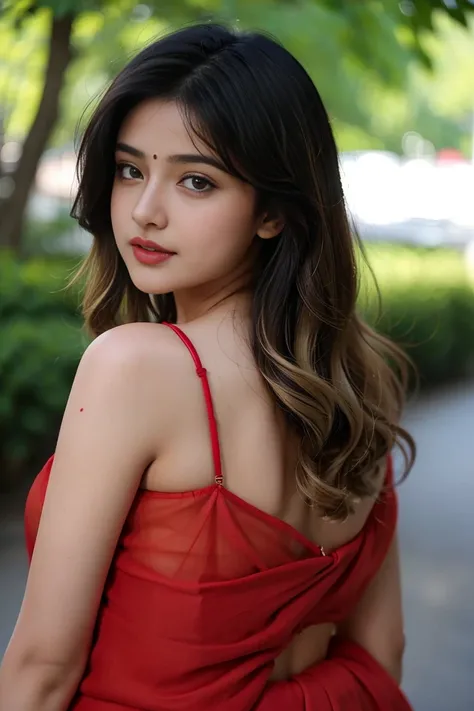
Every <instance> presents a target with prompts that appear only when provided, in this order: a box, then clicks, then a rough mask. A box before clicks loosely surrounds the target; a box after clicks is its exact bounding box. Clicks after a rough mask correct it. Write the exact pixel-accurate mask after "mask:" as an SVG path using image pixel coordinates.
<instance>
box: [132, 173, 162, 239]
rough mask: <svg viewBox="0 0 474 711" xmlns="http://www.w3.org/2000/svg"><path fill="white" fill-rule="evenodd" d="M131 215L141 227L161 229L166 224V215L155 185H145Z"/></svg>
mask: <svg viewBox="0 0 474 711" xmlns="http://www.w3.org/2000/svg"><path fill="white" fill-rule="evenodd" d="M132 217H133V219H134V220H135V222H136V223H137V225H139V227H141V228H142V229H145V228H146V227H155V228H157V229H159V230H163V229H164V228H165V227H166V226H167V224H168V217H167V214H166V210H165V208H164V205H163V201H162V200H161V199H160V193H159V191H158V190H157V188H156V186H155V187H153V185H151V184H148V185H147V186H146V188H145V189H144V190H143V192H142V193H141V195H140V197H139V198H138V200H137V202H136V204H135V207H134V209H133V211H132Z"/></svg>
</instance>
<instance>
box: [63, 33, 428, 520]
mask: <svg viewBox="0 0 474 711" xmlns="http://www.w3.org/2000/svg"><path fill="white" fill-rule="evenodd" d="M151 98H155V99H156V98H160V99H163V100H170V101H175V102H176V103H177V105H178V106H179V108H180V110H181V112H182V116H183V119H184V120H185V123H186V126H187V127H188V130H189V131H190V135H195V136H197V137H199V139H200V140H202V141H204V143H205V144H206V145H208V146H209V147H210V149H211V150H212V151H213V152H214V153H215V154H217V155H218V156H219V157H220V159H221V160H222V161H223V163H224V165H225V166H226V168H227V169H228V170H229V172H230V173H231V174H232V175H234V176H236V177H238V178H239V179H241V180H244V181H246V182H247V183H250V184H251V185H252V186H253V187H254V188H255V190H256V193H257V197H258V205H259V208H261V209H262V210H263V209H265V210H266V211H273V212H274V213H279V214H281V215H282V216H283V218H284V222H285V226H284V229H283V231H282V232H281V234H280V235H279V236H277V237H275V238H273V239H270V240H261V245H260V249H259V251H258V255H257V257H256V260H255V270H254V283H253V325H252V333H251V345H252V349H253V353H254V357H255V361H256V364H257V366H258V368H259V370H260V372H261V374H262V376H263V378H264V379H265V381H266V383H267V384H268V387H269V389H270V391H271V392H272V394H273V396H274V397H275V399H276V401H277V403H278V405H279V406H280V407H281V409H282V411H283V413H284V415H285V417H286V419H287V421H288V424H289V425H290V427H291V428H292V429H293V431H295V432H296V433H297V435H298V437H299V441H300V451H299V457H298V464H297V469H296V480H297V485H298V488H299V490H300V492H301V493H302V495H303V496H304V498H305V500H306V501H307V502H308V503H309V504H310V505H313V506H315V507H316V508H317V509H318V511H319V512H320V513H321V515H323V516H325V517H327V518H328V519H331V520H335V521H339V520H344V519H345V518H346V517H347V516H348V515H349V514H350V513H351V512H352V511H353V510H354V504H355V502H356V501H357V500H359V499H360V498H363V497H367V496H374V495H375V494H376V491H377V486H378V483H379V477H378V470H379V465H380V464H381V462H382V461H383V459H384V457H385V456H386V455H387V454H388V453H389V452H390V451H391V450H392V449H393V447H394V446H396V445H397V446H398V447H399V448H400V449H401V450H402V452H403V454H404V460H405V471H404V474H403V476H406V474H407V473H408V471H409V469H410V467H411V465H412V463H413V461H414V456H415V445H414V442H413V439H412V438H411V436H410V435H409V433H408V432H407V431H406V430H404V429H403V428H402V427H401V425H400V415H401V412H402V408H403V404H404V397H405V392H406V386H407V373H408V369H407V364H408V360H407V358H406V357H405V356H404V354H403V352H402V350H401V349H400V348H398V347H397V346H396V345H395V344H393V343H391V342H390V341H389V340H388V339H387V338H384V337H382V336H381V335H378V334H377V333H376V332H375V331H374V330H372V329H371V328H370V327H369V326H368V325H367V324H366V323H365V322H364V320H363V319H362V318H361V316H360V315H359V314H358V312H357V310H356V302H357V296H358V270H357V256H356V255H357V251H358V248H359V247H360V243H359V241H358V239H357V237H355V236H354V234H353V232H352V230H351V228H350V224H349V220H348V216H347V212H346V207H345V202H344V195H343V190H342V185H341V178H340V172H339V163H338V154H337V148H336V144H335V140H334V137H333V133H332V130H331V125H330V121H329V119H328V116H327V113H326V111H325V108H324V106H323V103H322V101H321V98H320V96H319V94H318V92H317V90H316V88H315V86H314V84H313V82H312V81H311V79H310V77H309V76H308V74H307V73H306V71H305V70H304V68H303V67H302V66H301V65H300V64H299V62H298V61H297V60H296V59H295V58H294V57H293V56H292V55H291V54H290V53H289V52H288V51H286V50H285V49H284V48H283V47H282V46H281V45H280V44H278V42H277V41H275V40H274V39H272V38H270V37H268V36H266V35H264V34H261V33H256V32H234V31H231V30H229V29H227V28H226V27H223V26H221V25H216V24H203V25H194V26H191V27H186V28H184V29H182V30H180V31H178V32H174V33H172V34H169V35H167V36H165V37H163V38H161V39H159V40H158V41H155V42H153V43H152V44H150V45H149V46H147V47H146V48H145V49H143V50H142V51H141V52H140V53H139V54H138V55H137V56H136V57H135V58H133V59H132V60H131V62H130V63H129V64H128V65H127V66H126V67H125V69H123V71H122V72H121V73H120V74H119V75H118V76H117V77H116V78H115V80H114V81H113V82H112V83H111V85H110V86H109V88H108V89H107V91H106V92H105V93H104V95H103V96H102V98H101V100H100V102H99V104H98V106H97V108H96V110H95V112H94V113H93V115H92V118H91V119H90V121H89V123H88V125H87V127H86V130H85V132H84V134H83V138H82V142H81V145H80V149H79V160H78V178H79V190H78V193H77V197H76V200H75V203H74V206H73V210H72V215H73V217H75V218H76V219H77V220H78V222H79V224H80V225H81V227H83V228H84V229H86V230H87V231H89V232H90V233H91V234H92V235H93V245H92V249H91V251H90V253H89V255H88V257H87V259H86V260H85V263H84V264H83V266H82V268H81V270H80V274H79V277H83V276H85V277H86V279H85V284H86V286H85V292H84V300H83V309H84V315H85V319H86V324H87V326H88V328H89V330H90V332H91V333H92V334H93V335H98V334H100V333H102V332H104V331H106V330H107V329H110V328H112V327H114V326H116V325H118V324H121V323H126V322H132V321H158V322H160V321H170V322H173V321H174V320H175V319H176V309H175V303H174V297H173V294H159V295H149V294H145V293H143V292H141V291H139V290H138V289H137V288H136V287H135V286H134V285H133V283H132V281H131V279H130V277H129V275H128V272H127V269H126V267H125V264H124V262H123V261H122V259H121V257H120V255H119V252H118V250H117V247H116V245H115V240H114V235H113V231H112V225H111V218H110V199H111V192H112V185H113V179H114V172H115V158H114V154H115V144H116V140H117V135H118V131H119V128H120V126H121V124H122V122H123V121H124V119H125V117H126V116H127V114H128V113H129V112H130V111H131V110H132V109H133V108H134V107H136V106H137V105H138V104H140V103H141V102H142V101H144V100H147V99H151Z"/></svg>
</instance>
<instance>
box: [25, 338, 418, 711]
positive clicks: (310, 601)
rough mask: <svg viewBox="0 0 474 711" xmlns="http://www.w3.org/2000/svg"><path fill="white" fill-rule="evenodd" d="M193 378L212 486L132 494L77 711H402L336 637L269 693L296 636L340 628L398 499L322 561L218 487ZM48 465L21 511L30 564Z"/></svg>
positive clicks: (406, 710)
mask: <svg viewBox="0 0 474 711" xmlns="http://www.w3.org/2000/svg"><path fill="white" fill-rule="evenodd" d="M170 328H172V329H173V330H174V331H175V332H176V333H177V334H178V335H179V337H180V338H181V340H182V341H183V342H184V344H185V345H186V346H187V348H188V349H189V351H190V353H191V355H192V357H193V359H194V363H195V366H196V372H197V375H198V376H199V378H200V379H201V383H202V387H203V390H204V396H205V400H206V406H207V413H208V419H209V429H210V437H211V444H212V451H213V458H214V467H215V473H214V474H215V476H214V479H215V480H214V483H212V484H211V485H210V486H206V487H204V488H202V489H197V490H196V491H186V492H184V493H168V492H166V493H161V492H152V491H145V490H140V491H139V492H138V494H137V496H136V499H135V501H134V504H133V506H132V509H131V511H130V513H129V516H128V518H127V521H126V524H125V526H124V529H123V531H122V534H121V536H120V540H119V543H118V545H117V550H116V554H115V556H114V559H113V562H112V565H111V568H110V572H109V575H108V579H107V583H106V587H105V590H104V594H103V597H102V603H101V606H100V609H99V613H98V618H97V626H96V631H95V635H94V640H93V645H92V648H91V651H90V656H89V661H88V664H87V667H86V670H85V673H84V677H83V679H82V682H81V684H80V687H79V690H78V693H77V697H76V698H75V700H74V702H73V703H72V706H71V709H74V710H75V711H189V710H191V709H192V710H193V711H210V710H211V709H212V710H214V709H216V710H222V711H410V706H409V704H408V702H407V700H406V698H405V697H404V695H403V693H402V692H401V691H400V690H399V688H398V687H397V685H396V684H395V682H394V681H393V680H392V679H391V677H390V676H389V675H388V674H387V673H386V672H385V671H384V670H383V669H382V667H381V666H380V665H379V664H378V663H376V662H375V660H374V659H373V658H372V657H371V656H370V655H369V654H367V653H366V652H365V651H364V650H362V648H360V647H359V646H357V645H355V644H353V643H350V642H344V641H340V640H337V639H335V641H334V643H333V644H332V645H331V649H330V653H329V657H328V659H327V660H325V661H323V662H320V663H318V664H315V665H314V666H313V667H311V668H310V669H308V670H307V671H305V672H303V673H302V674H298V675H297V676H294V677H292V678H291V679H290V680H288V681H282V682H271V681H269V677H270V675H271V673H272V668H273V660H274V659H275V658H276V657H277V656H278V655H279V654H280V652H281V651H282V650H283V649H285V647H286V646H287V645H288V644H289V643H290V642H291V640H292V638H293V636H294V635H295V634H297V633H298V632H299V631H301V630H303V629H304V628H305V627H307V626H308V625H316V624H321V623H326V622H333V623H337V622H338V621H340V620H342V619H343V618H344V617H345V616H346V614H347V612H348V611H349V610H350V609H351V608H352V607H353V605H354V604H355V602H356V601H357V600H358V598H359V597H360V595H361V593H362V592H363V590H364V588H365V587H366V585H367V583H368V582H369V580H370V579H371V578H372V577H373V575H374V574H375V573H376V572H377V570H378V568H379V566H380V564H381V563H382V561H383V559H384V557H385V555H386V553H387V550H388V548H389V545H390V542H391V540H392V536H393V533H394V530H395V525H396V519H397V501H396V495H395V492H394V490H393V487H392V469H391V460H390V459H389V460H388V468H387V487H386V490H385V492H384V493H383V494H382V495H381V497H380V498H379V500H378V501H377V503H376V504H375V506H374V508H373V509H372V513H371V514H370V516H369V518H368V520H367V523H366V525H365V527H364V529H363V530H362V532H361V533H360V534H359V535H358V536H357V537H356V538H354V539H353V540H352V541H350V542H349V543H347V544H345V545H343V546H341V547H340V548H339V549H337V550H335V551H333V552H332V553H329V554H327V555H325V554H324V551H323V550H322V549H321V548H319V547H318V546H316V545H314V543H312V542H311V541H309V540H308V539H307V538H306V537H305V536H304V535H302V534H301V533H299V532H298V531H296V530H295V529H294V528H293V527H292V526H290V525H289V524H287V523H285V522H283V521H281V520H280V519H278V518H276V517H275V516H272V515H269V514H267V513H264V512H263V511H261V510H260V509H257V508H256V507H255V506H253V505H252V504H250V503H248V502H246V501H244V500H243V499H241V498H240V497H239V496H236V495H235V494H233V493H232V492H230V491H229V490H228V489H226V488H225V486H224V481H223V476H222V470H221V460H220V451H219V439H218V434H217V426H216V420H215V417H214V411H213V405H212V399H211V393H210V390H209V384H208V380H207V375H206V370H205V369H204V368H203V367H202V364H201V361H200V359H199V356H198V354H197V353H196V351H195V349H194V347H193V345H192V344H191V342H190V341H189V339H188V338H187V336H186V335H185V334H184V333H182V332H181V331H180V330H179V329H178V328H177V327H176V326H171V325H170ZM52 460H53V457H51V459H50V460H49V461H48V463H47V464H46V465H45V467H44V468H43V470H42V471H41V472H40V474H39V475H38V477H37V478H36V480H35V482H34V484H33V486H32V488H31V491H30V494H29V496H28V500H27V504H26V515H25V518H26V521H25V523H26V539H27V546H28V552H29V555H30V557H31V554H32V551H33V547H34V541H35V536H36V532H37V529H38V524H39V519H40V515H41V508H42V504H43V501H44V496H45V493H46V487H47V483H48V477H49V473H50V470H51V465H52Z"/></svg>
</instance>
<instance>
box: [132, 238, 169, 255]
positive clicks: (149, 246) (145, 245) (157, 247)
mask: <svg viewBox="0 0 474 711" xmlns="http://www.w3.org/2000/svg"><path fill="white" fill-rule="evenodd" d="M130 244H131V245H132V247H140V248H141V249H143V250H145V251H146V252H160V253H162V254H170V255H171V254H175V252H171V251H170V250H169V249H165V248H164V247H162V246H161V244H158V243H157V242H153V241H152V240H150V239H144V238H143V237H134V238H133V239H132V240H130Z"/></svg>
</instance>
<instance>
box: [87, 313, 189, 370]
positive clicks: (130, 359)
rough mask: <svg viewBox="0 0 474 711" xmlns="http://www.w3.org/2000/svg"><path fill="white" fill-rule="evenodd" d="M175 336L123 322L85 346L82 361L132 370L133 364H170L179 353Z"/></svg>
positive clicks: (162, 328)
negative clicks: (149, 362) (150, 362)
mask: <svg viewBox="0 0 474 711" xmlns="http://www.w3.org/2000/svg"><path fill="white" fill-rule="evenodd" d="M179 350H180V348H179V345H178V344H177V340H176V336H175V335H174V334H173V333H172V332H171V331H170V329H168V328H166V327H165V326H162V325H160V324H155V323H127V324H124V325H122V326H117V327H116V328H112V329H110V331H106V332H105V333H103V334H102V335H100V336H98V337H97V338H96V339H95V340H94V341H93V342H92V343H91V345H90V346H89V347H88V349H87V351H86V352H85V354H84V360H87V362H90V363H91V364H95V365H96V366H98V367H100V365H101V364H109V365H118V366H121V367H133V366H134V365H135V364H136V363H137V361H138V362H140V363H141V364H142V365H143V364H146V363H147V362H148V361H150V360H151V361H152V362H153V363H155V364H156V362H157V361H158V362H160V361H163V362H165V361H167V360H168V361H170V362H172V361H173V360H174V358H175V357H176V355H177V353H178V352H179Z"/></svg>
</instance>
